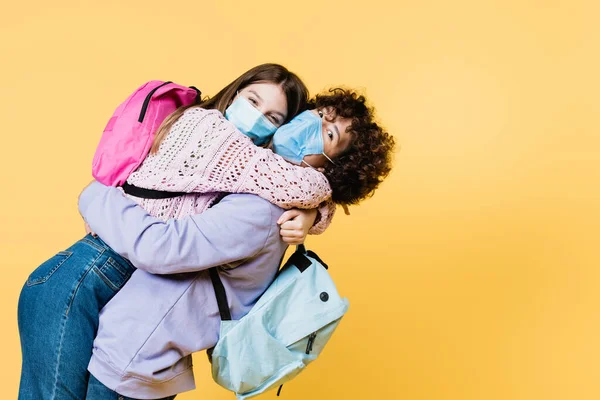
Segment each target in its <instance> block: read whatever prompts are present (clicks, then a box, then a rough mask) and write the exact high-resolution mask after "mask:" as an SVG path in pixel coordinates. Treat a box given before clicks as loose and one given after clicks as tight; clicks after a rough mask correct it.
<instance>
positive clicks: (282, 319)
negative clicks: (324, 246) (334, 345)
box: [209, 245, 348, 400]
mask: <svg viewBox="0 0 600 400" xmlns="http://www.w3.org/2000/svg"><path fill="white" fill-rule="evenodd" d="M210 276H211V279H212V283H213V286H214V289H215V293H216V296H217V303H218V304H219V312H220V314H221V332H220V337H219V341H218V342H217V344H216V346H215V347H214V348H213V349H212V350H211V351H209V359H212V375H213V379H214V380H215V381H216V382H217V383H218V384H219V385H221V386H223V387H224V388H226V389H229V390H231V391H233V392H235V393H236V396H237V398H238V400H243V399H247V398H249V397H253V396H256V395H259V394H261V393H263V392H265V391H267V390H269V389H272V388H275V387H277V386H279V391H280V390H281V385H283V383H285V382H287V381H289V380H291V379H293V378H294V377H295V376H296V375H298V374H299V373H300V372H302V371H303V370H304V369H305V367H306V366H307V365H308V364H310V363H311V362H313V361H314V360H315V359H316V358H317V357H318V356H319V354H320V353H321V351H322V350H323V347H324V346H325V344H326V343H327V342H328V341H329V338H331V335H332V334H333V332H334V330H335V328H336V327H337V326H338V324H339V323H340V320H341V318H342V316H343V315H344V314H345V313H346V311H347V310H348V300H347V299H342V298H341V297H340V296H339V294H338V292H337V290H336V288H335V284H334V283H333V280H332V279H331V277H330V276H329V273H328V272H327V264H325V263H324V262H323V261H321V259H320V258H319V257H318V256H317V255H316V254H315V253H313V252H312V251H306V249H305V248H304V246H303V245H301V246H298V247H297V249H296V252H295V253H294V254H293V255H292V256H291V257H290V259H289V260H288V261H287V262H286V264H285V265H284V266H283V267H282V268H281V269H280V271H279V273H278V274H277V276H276V277H275V280H274V281H273V283H271V285H270V286H269V287H268V289H267V290H266V291H265V293H264V294H263V295H262V296H261V297H260V299H259V300H258V302H257V303H256V305H255V306H254V307H253V308H252V310H251V311H250V312H249V313H248V314H247V315H245V316H244V317H243V318H242V319H240V320H238V321H233V320H231V315H230V312H229V309H228V306H227V297H226V294H225V289H224V287H223V284H222V283H221V280H220V278H219V275H218V273H217V271H216V269H214V268H211V269H210ZM279 391H278V392H277V395H279Z"/></svg>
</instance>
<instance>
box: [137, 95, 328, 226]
mask: <svg viewBox="0 0 600 400" xmlns="http://www.w3.org/2000/svg"><path fill="white" fill-rule="evenodd" d="M127 182H128V183H129V184H131V185H135V186H139V187H142V188H146V189H155V190H162V191H171V192H185V193H189V194H186V195H183V196H179V197H175V198H171V199H141V198H137V197H133V196H130V197H131V199H133V200H135V201H136V202H138V204H140V205H141V206H142V207H143V208H144V209H145V210H146V211H148V212H149V213H150V214H151V215H153V216H155V217H157V218H160V219H162V220H167V219H169V218H182V217H185V216H188V215H194V214H199V213H201V212H203V211H205V210H206V209H207V208H209V207H210V206H211V205H213V204H214V203H215V202H216V201H218V200H219V199H220V198H222V196H224V195H225V193H252V194H256V195H259V196H260V197H262V198H264V199H266V200H268V201H269V202H271V203H273V204H276V205H278V206H280V207H282V208H285V209H289V208H305V209H306V208H317V207H318V209H319V214H320V218H318V221H316V222H315V225H314V226H313V227H312V228H311V229H310V231H309V233H310V234H319V233H322V232H323V231H324V230H325V229H326V228H327V227H328V226H329V224H330V222H331V219H332V218H333V214H334V212H335V204H333V203H332V202H331V200H330V198H331V188H330V186H329V183H328V182H327V179H326V178H325V176H324V175H323V174H322V173H320V172H318V171H316V170H314V169H312V168H303V167H299V166H296V165H293V164H290V163H288V162H287V161H285V160H284V159H283V158H282V157H280V156H278V155H277V154H275V153H273V152H272V151H271V150H269V149H265V148H261V147H257V146H255V145H254V144H253V143H252V141H251V140H250V138H248V137H247V136H246V135H244V134H242V133H241V132H239V131H238V130H237V129H236V127H235V126H234V125H233V124H232V123H230V122H229V121H227V120H226V119H225V118H224V117H223V115H222V114H221V113H220V112H219V111H217V110H205V109H203V108H200V107H193V108H190V109H188V110H186V111H185V113H184V114H183V115H182V116H181V117H180V118H179V119H178V120H177V121H176V122H175V123H174V124H173V127H172V128H171V131H170V132H169V134H168V135H166V137H165V138H164V139H163V141H162V143H161V144H160V147H159V149H158V152H157V153H156V154H150V155H148V156H147V157H146V159H145V160H144V162H143V163H142V165H141V166H140V167H139V168H138V169H137V170H136V171H135V172H134V173H132V174H131V175H130V176H129V178H128V179H127Z"/></svg>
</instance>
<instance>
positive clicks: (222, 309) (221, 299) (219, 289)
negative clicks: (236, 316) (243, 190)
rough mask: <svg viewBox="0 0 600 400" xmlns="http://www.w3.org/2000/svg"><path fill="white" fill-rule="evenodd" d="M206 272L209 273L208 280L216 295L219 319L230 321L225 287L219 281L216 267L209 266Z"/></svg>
mask: <svg viewBox="0 0 600 400" xmlns="http://www.w3.org/2000/svg"><path fill="white" fill-rule="evenodd" d="M208 272H209V273H210V280H211V281H212V284H213V288H214V289H215V295H216V296H217V304H218V306H219V314H221V321H231V312H229V305H228V304H227V293H225V287H224V286H223V282H221V278H220V277H219V272H218V271H217V268H216V267H213V268H210V269H209V270H208Z"/></svg>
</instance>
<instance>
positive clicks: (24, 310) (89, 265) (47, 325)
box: [18, 235, 135, 400]
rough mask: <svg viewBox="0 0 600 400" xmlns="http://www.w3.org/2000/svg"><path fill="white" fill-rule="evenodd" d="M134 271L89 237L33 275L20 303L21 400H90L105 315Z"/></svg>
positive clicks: (103, 245)
mask: <svg viewBox="0 0 600 400" xmlns="http://www.w3.org/2000/svg"><path fill="white" fill-rule="evenodd" d="M134 270H135V268H134V266H133V265H132V264H131V263H130V262H129V261H128V260H126V259H124V258H123V257H121V256H120V255H118V254H116V253H115V252H114V251H113V250H112V249H111V248H110V247H108V245H106V244H105V243H104V242H103V241H102V240H100V239H99V238H94V237H93V236H91V235H87V236H86V237H84V238H83V239H81V240H79V241H78V242H77V243H75V244H74V245H73V246H71V247H69V248H68V249H67V250H66V251H61V252H59V253H58V254H56V255H55V256H54V257H52V258H50V259H48V260H47V261H46V262H44V263H43V264H42V265H40V266H39V267H38V268H37V269H36V270H35V271H33V272H32V273H31V275H30V276H29V279H27V282H26V283H25V285H24V286H23V289H22V290H21V296H20V297H19V309H18V321H19V334H20V337H21V351H22V356H23V366H22V371H21V384H20V387H19V399H20V400H29V399H32V400H63V399H69V400H80V399H85V398H86V392H87V389H88V387H87V386H88V380H89V376H90V374H89V372H88V371H87V366H88V363H89V361H90V358H91V356H92V345H93V342H94V338H95V337H96V331H97V330H98V318H99V313H100V310H101V309H102V307H104V305H105V304H106V303H108V301H109V300H110V299H111V298H112V297H113V296H114V295H115V293H117V292H118V291H119V289H121V288H122V287H123V285H124V284H125V283H126V282H127V280H129V278H130V276H131V274H132V273H133V271H134Z"/></svg>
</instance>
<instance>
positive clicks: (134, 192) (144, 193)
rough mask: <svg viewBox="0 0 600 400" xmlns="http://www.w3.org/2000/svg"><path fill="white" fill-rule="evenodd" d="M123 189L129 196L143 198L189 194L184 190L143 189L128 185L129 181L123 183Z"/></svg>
mask: <svg viewBox="0 0 600 400" xmlns="http://www.w3.org/2000/svg"><path fill="white" fill-rule="evenodd" d="M121 187H122V188H123V191H124V192H125V193H127V194H129V195H131V196H135V197H141V198H143V199H170V198H173V197H179V196H183V195H184V194H189V193H185V192H164V191H162V190H154V189H145V188H141V187H137V186H134V185H130V184H129V183H127V182H125V183H123V186H121Z"/></svg>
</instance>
